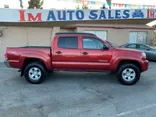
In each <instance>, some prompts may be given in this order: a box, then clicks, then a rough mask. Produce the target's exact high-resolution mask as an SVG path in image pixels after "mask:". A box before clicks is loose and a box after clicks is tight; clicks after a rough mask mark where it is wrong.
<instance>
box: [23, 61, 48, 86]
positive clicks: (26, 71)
mask: <svg viewBox="0 0 156 117" xmlns="http://www.w3.org/2000/svg"><path fill="white" fill-rule="evenodd" d="M34 67H35V68H37V69H38V70H40V73H41V76H40V78H39V79H37V80H32V78H31V77H30V76H29V70H31V69H33V68H34ZM24 76H25V79H26V81H28V82H29V83H31V84H40V83H42V82H44V80H45V76H46V70H45V68H44V65H43V64H41V63H40V62H32V63H29V64H28V65H27V66H26V68H25V69H24Z"/></svg>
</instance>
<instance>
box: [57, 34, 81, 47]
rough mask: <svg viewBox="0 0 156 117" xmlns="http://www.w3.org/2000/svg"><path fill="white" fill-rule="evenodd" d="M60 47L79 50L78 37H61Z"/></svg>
mask: <svg viewBox="0 0 156 117" xmlns="http://www.w3.org/2000/svg"><path fill="white" fill-rule="evenodd" d="M58 47H59V48H65V49H78V38H77V37H60V38H59V39H58Z"/></svg>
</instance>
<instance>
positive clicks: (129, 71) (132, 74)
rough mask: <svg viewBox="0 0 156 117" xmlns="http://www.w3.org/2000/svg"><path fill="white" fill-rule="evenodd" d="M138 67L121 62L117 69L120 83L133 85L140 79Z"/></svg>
mask: <svg viewBox="0 0 156 117" xmlns="http://www.w3.org/2000/svg"><path fill="white" fill-rule="evenodd" d="M140 74H141V73H140V69H139V67H138V66H136V65H135V64H122V65H121V66H120V67H119V69H118V71H117V76H118V80H119V82H120V83H121V84H124V85H134V84H136V83H137V82H138V81H139V79H140Z"/></svg>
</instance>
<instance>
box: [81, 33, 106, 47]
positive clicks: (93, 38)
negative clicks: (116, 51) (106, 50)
mask: <svg viewBox="0 0 156 117" xmlns="http://www.w3.org/2000/svg"><path fill="white" fill-rule="evenodd" d="M84 38H90V39H96V40H98V41H100V42H102V43H103V45H105V46H106V44H105V43H104V42H103V41H102V40H100V39H98V38H96V37H90V36H82V38H81V40H82V49H84V50H103V49H89V48H88V49H87V48H83V39H84ZM106 47H107V46H106Z"/></svg>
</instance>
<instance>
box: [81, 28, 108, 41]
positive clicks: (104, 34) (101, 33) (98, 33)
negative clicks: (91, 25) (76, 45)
mask: <svg viewBox="0 0 156 117" xmlns="http://www.w3.org/2000/svg"><path fill="white" fill-rule="evenodd" d="M84 32H86V33H93V34H95V35H96V36H97V37H99V38H101V39H103V40H107V31H104V30H103V31H102V30H85V31H84Z"/></svg>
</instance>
